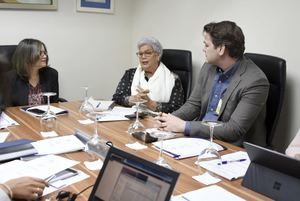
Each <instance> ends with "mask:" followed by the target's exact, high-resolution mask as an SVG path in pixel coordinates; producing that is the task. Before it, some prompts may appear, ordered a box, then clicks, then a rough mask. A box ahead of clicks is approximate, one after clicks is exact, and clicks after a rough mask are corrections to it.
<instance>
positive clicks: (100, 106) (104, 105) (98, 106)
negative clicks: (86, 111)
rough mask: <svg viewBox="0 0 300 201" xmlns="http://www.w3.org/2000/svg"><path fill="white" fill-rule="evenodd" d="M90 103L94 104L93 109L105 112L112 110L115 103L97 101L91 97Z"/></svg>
mask: <svg viewBox="0 0 300 201" xmlns="http://www.w3.org/2000/svg"><path fill="white" fill-rule="evenodd" d="M88 102H89V103H91V104H92V106H93V108H94V109H95V110H96V111H105V110H110V109H112V108H111V107H112V105H113V103H114V101H105V100H95V99H94V98H92V97H90V98H89V99H88Z"/></svg>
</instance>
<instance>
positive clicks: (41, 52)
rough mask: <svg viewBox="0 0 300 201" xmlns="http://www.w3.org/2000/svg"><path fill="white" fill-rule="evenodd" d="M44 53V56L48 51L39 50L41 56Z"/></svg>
mask: <svg viewBox="0 0 300 201" xmlns="http://www.w3.org/2000/svg"><path fill="white" fill-rule="evenodd" d="M44 55H46V56H48V52H46V51H42V50H41V51H40V56H41V57H42V56H44Z"/></svg>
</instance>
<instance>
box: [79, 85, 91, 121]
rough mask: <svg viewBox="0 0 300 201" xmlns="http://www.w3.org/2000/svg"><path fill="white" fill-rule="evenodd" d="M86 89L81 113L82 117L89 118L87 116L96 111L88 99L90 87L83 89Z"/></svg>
mask: <svg viewBox="0 0 300 201" xmlns="http://www.w3.org/2000/svg"><path fill="white" fill-rule="evenodd" d="M82 88H83V89H84V101H83V102H82V104H81V106H80V108H79V113H80V115H81V116H82V117H84V118H87V115H88V114H89V113H91V112H93V111H94V107H93V105H92V104H91V103H90V102H89V98H88V89H89V87H88V86H84V87H82Z"/></svg>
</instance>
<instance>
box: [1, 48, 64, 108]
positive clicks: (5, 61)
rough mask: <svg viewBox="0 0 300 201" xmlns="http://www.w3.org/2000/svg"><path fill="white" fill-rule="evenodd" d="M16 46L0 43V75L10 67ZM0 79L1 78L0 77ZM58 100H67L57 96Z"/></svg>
mask: <svg viewBox="0 0 300 201" xmlns="http://www.w3.org/2000/svg"><path fill="white" fill-rule="evenodd" d="M16 48H17V45H0V72H1V76H3V74H4V73H5V72H7V71H9V70H11V69H12V64H11V58H12V56H13V54H14V52H15V50H16ZM0 79H2V78H1V77H0ZM58 101H59V102H67V100H66V99H64V98H61V97H59V98H58Z"/></svg>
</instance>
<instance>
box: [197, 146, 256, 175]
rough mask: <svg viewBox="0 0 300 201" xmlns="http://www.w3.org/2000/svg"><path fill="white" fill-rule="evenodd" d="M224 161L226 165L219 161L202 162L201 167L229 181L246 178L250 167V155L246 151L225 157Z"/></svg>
mask: <svg viewBox="0 0 300 201" xmlns="http://www.w3.org/2000/svg"><path fill="white" fill-rule="evenodd" d="M222 161H223V162H225V163H226V164H220V161H219V160H210V161H202V162H200V163H199V165H200V166H201V167H203V168H205V169H207V170H209V171H211V172H213V173H215V174H218V175H220V176H222V177H224V178H226V179H228V180H233V179H237V178H240V177H243V176H245V174H246V171H247V169H248V167H249V165H250V159H249V157H248V154H247V153H246V152H244V151H238V152H235V153H231V154H226V155H223V156H222Z"/></svg>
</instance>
